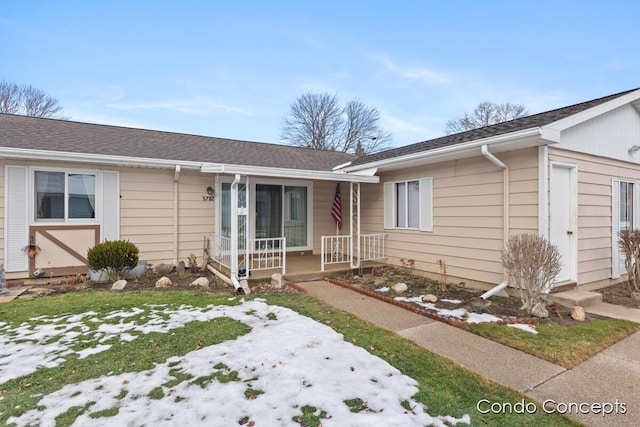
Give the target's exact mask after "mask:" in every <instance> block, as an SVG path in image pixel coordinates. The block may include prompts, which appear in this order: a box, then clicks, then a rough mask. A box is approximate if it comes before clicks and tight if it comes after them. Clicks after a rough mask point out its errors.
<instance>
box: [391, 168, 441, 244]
mask: <svg viewBox="0 0 640 427" xmlns="http://www.w3.org/2000/svg"><path fill="white" fill-rule="evenodd" d="M414 181H418V182H419V187H420V191H419V193H418V218H419V224H418V227H409V226H405V227H399V226H397V225H396V224H397V223H398V220H397V218H396V216H397V215H396V214H397V212H398V206H397V194H396V188H397V184H405V189H408V187H409V186H408V183H409V182H414ZM383 193H384V195H383V198H384V207H383V209H384V228H385V229H390V230H416V231H422V232H433V178H432V177H422V178H411V179H404V180H398V181H388V182H385V183H384V184H383ZM407 194H408V193H407ZM405 202H406V204H407V209H405V212H406V215H407V216H408V214H409V213H408V206H409V200H408V198H406V200H405ZM405 223H406V224H407V225H408V218H407V219H406V220H405Z"/></svg>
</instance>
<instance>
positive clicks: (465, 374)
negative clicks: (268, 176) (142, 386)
mask: <svg viewBox="0 0 640 427" xmlns="http://www.w3.org/2000/svg"><path fill="white" fill-rule="evenodd" d="M252 298H254V297H253V296H252ZM264 298H265V299H266V301H267V302H268V303H269V304H271V305H277V306H281V307H287V308H290V309H292V310H294V311H295V312H297V313H300V314H301V315H303V316H307V317H309V318H311V319H314V320H315V321H317V322H318V323H320V324H322V325H326V326H329V327H331V328H332V329H333V330H335V331H336V332H339V333H341V334H342V335H343V336H344V341H346V342H347V343H353V344H355V345H356V346H359V347H361V348H362V349H364V350H366V351H367V352H368V353H370V354H372V355H375V356H378V357H379V358H380V359H382V360H384V361H386V362H387V363H388V364H389V365H391V366H392V367H395V368H396V369H397V370H399V371H400V372H401V373H402V374H404V375H406V376H408V377H410V378H413V379H414V380H415V381H417V390H418V392H417V393H416V394H415V395H414V396H412V399H414V400H415V401H416V402H419V403H421V404H422V405H424V407H425V409H426V410H427V412H429V413H430V414H431V415H434V416H436V415H451V416H453V417H456V418H461V417H463V416H464V415H465V414H468V415H469V416H470V417H471V423H472V425H496V426H504V425H509V426H564V425H578V424H576V423H573V422H572V421H570V420H568V419H567V418H565V417H563V416H559V415H550V414H545V413H544V412H543V411H542V410H538V411H537V412H536V413H535V414H481V413H479V412H478V410H477V408H476V405H477V403H478V401H480V400H481V399H490V400H491V401H492V402H504V403H512V404H515V403H518V402H522V400H523V399H525V400H526V402H531V400H530V399H529V398H525V396H524V395H521V394H519V393H517V392H515V391H513V390H510V389H507V388H505V387H502V386H499V385H497V384H495V383H493V382H490V381H489V380H487V379H485V378H483V377H481V376H479V375H476V374H474V373H471V372H469V371H466V370H464V369H463V368H461V367H459V366H457V365H456V364H454V363H453V362H451V361H449V360H447V359H445V358H442V357H439V356H437V355H434V354H432V353H430V352H428V351H426V350H424V349H422V348H420V347H418V346H416V345H415V344H413V343H412V342H410V341H408V340H406V339H404V338H401V337H399V336H397V335H395V334H390V333H389V332H388V331H386V330H383V329H380V328H377V327H375V326H373V325H371V324H370V323H367V322H364V321H362V320H360V319H358V318H357V317H355V316H353V315H350V314H348V313H345V312H342V311H340V310H337V309H335V308H333V307H331V306H329V305H326V304H324V303H322V302H320V301H318V300H317V299H315V298H313V297H311V296H309V295H305V294H286V295H267V296H264ZM246 299H247V300H250V299H251V298H246ZM211 304H215V305H216V306H218V305H228V306H235V305H237V304H239V299H237V298H236V299H230V297H229V295H210V294H203V293H197V292H128V293H112V292H82V293H75V294H66V295H62V296H58V297H45V298H38V299H35V300H31V301H14V302H12V303H9V304H3V305H1V306H0V340H1V341H0V342H2V347H3V348H5V351H6V349H7V348H10V347H9V344H11V345H14V343H12V342H11V334H12V333H13V334H15V333H16V332H15V331H16V330H17V329H16V328H18V326H19V325H20V324H22V323H23V322H28V323H29V324H45V323H46V321H47V319H51V318H55V319H58V320H55V321H54V322H53V323H52V324H51V325H49V326H50V327H51V328H54V329H55V328H58V329H63V328H64V327H66V326H68V325H70V324H76V323H77V324H79V325H80V326H74V327H73V328H72V329H73V330H69V331H68V332H67V334H69V333H74V332H76V333H77V334H78V335H79V334H80V332H82V331H85V330H86V329H87V328H88V330H90V332H89V333H88V335H86V334H87V333H86V332H83V333H84V334H85V335H82V336H83V337H85V338H86V339H84V340H76V341H70V342H68V343H67V342H64V341H63V339H62V338H59V337H58V338H49V339H47V340H43V341H42V342H41V344H42V345H43V346H45V345H60V346H65V345H68V346H69V351H70V353H68V354H67V355H64V356H62V357H63V358H64V360H63V361H60V360H56V361H51V364H50V365H49V366H50V367H48V368H45V367H40V368H38V369H35V367H34V368H33V370H32V371H31V372H27V371H25V372H24V373H23V374H22V373H18V374H16V373H15V372H14V373H12V374H13V375H18V376H17V377H15V378H13V379H7V380H6V381H3V382H2V383H0V397H1V399H0V424H3V425H5V424H7V420H8V419H9V418H10V417H12V416H14V417H16V416H20V415H21V414H25V413H28V412H29V411H33V410H35V409H37V408H39V407H41V406H42V405H43V403H42V402H43V401H45V400H46V398H47V397H48V396H50V395H54V394H56V393H59V392H60V391H61V390H62V389H63V387H65V386H67V387H65V389H66V388H69V387H71V391H70V392H72V391H73V387H74V386H77V384H78V383H83V382H87V381H89V380H95V379H104V378H119V377H118V375H121V374H128V375H131V378H135V377H134V376H133V374H134V373H145V372H154V371H152V370H153V369H157V368H158V366H166V367H167V369H168V372H170V373H171V379H170V380H169V381H167V382H165V383H163V384H162V387H156V388H154V389H153V390H150V391H149V392H148V396H147V397H148V399H151V400H152V401H158V400H162V399H164V398H166V394H167V390H173V389H174V388H175V389H176V390H177V389H178V387H180V384H181V383H183V385H184V383H187V382H189V381H190V382H192V383H193V384H197V385H199V386H200V387H202V391H201V392H200V393H199V397H200V398H207V397H208V398H209V401H208V405H209V406H213V407H214V408H215V407H216V406H217V405H219V406H220V407H222V406H223V405H224V403H225V402H224V400H223V399H220V401H218V400H217V399H216V398H214V394H215V393H214V392H215V387H218V388H222V387H223V386H224V385H225V384H226V383H231V384H232V385H233V384H236V383H237V382H238V375H239V374H238V372H235V371H225V370H224V366H218V365H222V364H220V363H219V364H218V365H216V369H217V370H216V372H215V373H209V375H205V374H201V376H198V377H194V376H191V375H189V374H188V373H186V372H187V370H186V368H185V369H182V370H178V369H177V367H179V366H180V365H179V363H180V362H178V361H176V356H180V357H183V356H184V357H187V356H188V355H190V354H196V353H197V352H198V351H199V350H202V349H207V348H210V347H212V346H213V347H216V346H217V345H222V344H223V343H227V344H228V343H235V342H238V341H239V340H240V338H242V337H244V336H249V335H251V333H252V332H251V330H252V327H250V326H249V325H248V324H247V322H245V321H244V320H242V319H241V320H238V319H233V318H231V317H227V316H221V317H217V318H212V319H197V321H187V322H185V323H184V324H179V325H174V327H173V328H172V329H171V330H170V333H160V332H149V331H146V333H140V332H136V333H134V332H126V333H117V332H114V333H113V334H112V336H109V334H107V336H100V335H99V334H94V335H92V333H93V332H92V331H94V330H95V329H96V325H97V323H96V320H95V319H96V318H100V322H101V323H105V324H107V325H108V326H111V327H113V328H114V331H117V328H118V326H119V325H121V324H122V323H123V322H131V323H135V324H136V325H138V326H139V327H140V328H146V327H151V326H153V325H152V324H153V323H154V322H156V321H158V322H159V321H163V320H166V321H169V320H171V319H170V318H169V317H170V316H169V315H168V314H166V311H163V310H165V309H166V310H169V309H171V310H173V309H176V310H177V309H184V307H205V306H208V305H211ZM143 306H145V307H151V308H150V309H149V308H147V309H145V310H146V311H142V310H140V311H135V310H136V309H138V308H140V307H143ZM118 310H124V311H126V313H127V314H126V317H124V315H122V316H120V317H118V316H114V315H112V314H110V313H113V312H116V311H118ZM154 310H155V311H157V316H156V317H152V316H151V315H150V312H152V311H154ZM229 310H230V309H229ZM87 312H92V314H91V315H89V316H84V315H83V313H87ZM74 314H76V315H77V316H72V315H74ZM196 314H197V313H196ZM196 314H194V316H196ZM246 314H247V316H249V315H250V314H251V313H246ZM62 315H65V316H64V317H60V316H62ZM43 316H44V317H43ZM196 317H197V316H196ZM272 317H273V318H274V319H275V317H276V315H274V314H271V313H269V315H267V316H265V322H266V321H268V320H269V319H271V318H272ZM194 319H195V318H194ZM298 319H299V318H298ZM192 320H193V319H192ZM272 320H273V319H272ZM2 322H4V323H2ZM73 322H76V323H73ZM592 323H593V322H592ZM85 327H86V328H85ZM253 327H257V326H256V325H254V326H253ZM325 329H326V328H325ZM267 330H268V329H267ZM126 334H131V335H132V338H131V339H129V340H127V339H124V338H125V335H126ZM134 335H135V336H134ZM116 337H119V338H118V339H117V340H116ZM134 338H135V339H134ZM114 340H115V341H117V345H116V344H115V343H114ZM292 340H293V337H292ZM311 342H313V341H311ZM105 343H107V344H113V345H112V346H111V347H110V348H105V349H103V351H101V352H96V353H95V354H94V353H92V349H95V348H99V346H100V345H105ZM321 344H322V343H314V345H321ZM16 345H20V343H17V344H16ZM43 348H44V347H43ZM263 350H265V349H263V348H255V349H253V351H255V352H258V353H259V352H261V351H263ZM302 350H305V351H311V350H310V349H309V348H305V349H300V351H302ZM306 354H307V357H309V355H310V354H311V353H306ZM5 356H6V354H5V355H1V354H0V357H5ZM291 357H294V356H291ZM327 363H328V362H327ZM354 363H355V362H354ZM327 366H329V365H327ZM274 368H275V365H274ZM361 369H365V366H355V367H354V368H353V370H356V371H358V370H361ZM321 374H322V375H324V376H329V375H330V373H329V372H324V373H321ZM256 375H257V374H256ZM291 375H293V372H292V373H291ZM316 381H318V383H319V378H317V379H316ZM244 382H245V383H246V384H249V385H248V386H247V385H245V386H244V387H245V388H244V398H243V400H245V399H246V401H247V405H249V407H251V406H250V405H252V404H254V402H255V404H256V405H259V404H260V402H261V400H264V399H266V396H265V395H266V394H268V393H266V391H267V390H264V389H261V388H259V387H256V386H255V385H254V384H258V383H259V378H251V379H247V380H245V381H244ZM214 383H215V384H217V385H216V386H215V387H214V388H205V387H210V386H211V384H214ZM132 386H134V384H127V383H126V382H124V381H123V382H122V385H121V386H120V385H119V386H118V387H121V388H122V391H121V393H120V394H121V396H118V397H117V398H118V399H122V401H123V402H124V401H126V399H127V396H126V395H127V393H131V391H128V390H129V388H131V387H132ZM347 386H348V381H347V382H345V383H344V387H345V388H346V387H347ZM100 387H102V385H101V386H100ZM97 390H99V388H97ZM284 391H286V390H283V392H284ZM317 391H318V392H319V393H322V390H317ZM206 393H211V395H210V396H206ZM263 393H264V394H263ZM77 394H81V392H80V391H75V392H73V393H72V394H70V395H69V396H70V399H71V398H75V397H76V395H77ZM203 394H204V396H203ZM80 397H82V396H78V398H80ZM179 398H180V399H183V398H184V397H180V396H178V395H176V397H175V402H176V403H178V402H179ZM142 400H144V399H140V402H141V401H142ZM165 401H166V399H164V400H163V402H165ZM93 403H94V402H93V401H91V402H89V403H88V404H87V405H85V406H70V407H69V409H68V410H66V411H65V412H64V413H62V414H59V415H58V416H56V418H55V420H53V421H51V422H52V424H50V425H56V426H65V425H71V424H72V423H73V422H74V421H75V420H76V419H78V417H80V416H81V415H82V414H85V413H87V412H88V411H90V410H89V408H88V406H90V404H93ZM286 403H287V402H285V401H282V404H283V405H285V404H286ZM344 403H345V404H346V405H347V406H349V408H350V410H351V412H353V413H354V414H355V413H357V412H359V411H362V410H363V408H364V409H365V410H366V408H367V407H366V403H367V402H364V401H359V400H358V399H353V400H348V401H347V400H344ZM407 403H408V402H407V401H405V402H404V403H403V404H407ZM96 406H98V405H96ZM123 406H124V404H123ZM414 407H415V406H414ZM389 409H391V408H389ZM124 410H125V408H119V406H118V405H115V406H114V407H113V408H108V409H102V410H100V411H98V410H95V411H94V412H93V413H91V414H90V416H91V417H92V418H95V419H96V420H97V421H98V420H102V421H105V420H106V421H109V418H110V417H113V416H116V415H117V414H118V411H124ZM332 411H336V408H332V407H325V408H315V407H312V406H301V407H300V408H299V414H298V415H296V416H295V417H291V420H285V421H287V422H288V423H289V425H298V424H302V425H319V424H322V425H325V426H328V425H336V424H335V422H337V421H338V417H337V415H336V416H334V417H333V418H331V415H332ZM380 412H382V411H380ZM385 412H387V411H385ZM251 415H253V414H249V415H248V416H246V417H242V418H239V419H237V420H235V422H234V423H233V424H235V425H253V424H251V423H252V416H251ZM373 415H374V414H372V416H373ZM380 415H383V414H380ZM354 416H355V415H354ZM180 420H181V419H180V418H176V424H178V423H182V422H181V421H180ZM259 421H260V417H259V415H258V414H256V417H255V425H256V426H257V425H260V423H259ZM297 423H298V424H297ZM304 423H306V424H304ZM34 425H35V424H34ZM41 425H43V426H44V425H45V423H44V422H43V423H42V424H41ZM231 425H232V424H231Z"/></svg>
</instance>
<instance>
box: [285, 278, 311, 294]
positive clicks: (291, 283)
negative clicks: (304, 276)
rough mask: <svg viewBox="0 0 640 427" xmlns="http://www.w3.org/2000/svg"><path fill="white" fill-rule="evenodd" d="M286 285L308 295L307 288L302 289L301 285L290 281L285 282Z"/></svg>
mask: <svg viewBox="0 0 640 427" xmlns="http://www.w3.org/2000/svg"><path fill="white" fill-rule="evenodd" d="M285 285H287V286H289V287H292V288H293V289H295V290H296V291H298V292H304V293H307V290H306V289H305V288H303V287H302V286H300V285H296V284H295V283H293V282H290V281H288V280H286V281H285Z"/></svg>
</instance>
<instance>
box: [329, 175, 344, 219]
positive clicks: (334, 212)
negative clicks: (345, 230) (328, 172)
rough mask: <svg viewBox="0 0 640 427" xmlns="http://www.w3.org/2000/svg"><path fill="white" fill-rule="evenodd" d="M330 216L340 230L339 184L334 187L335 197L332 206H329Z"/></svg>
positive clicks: (340, 205) (340, 202)
mask: <svg viewBox="0 0 640 427" xmlns="http://www.w3.org/2000/svg"><path fill="white" fill-rule="evenodd" d="M331 216H332V217H333V219H334V220H335V222H336V224H338V228H340V229H341V228H342V201H341V200H340V183H338V184H337V185H336V195H335V197H334V198H333V205H332V206H331Z"/></svg>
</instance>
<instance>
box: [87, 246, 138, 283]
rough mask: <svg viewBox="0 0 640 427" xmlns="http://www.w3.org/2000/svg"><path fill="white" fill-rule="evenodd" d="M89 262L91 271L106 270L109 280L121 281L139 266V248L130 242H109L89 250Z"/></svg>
mask: <svg viewBox="0 0 640 427" xmlns="http://www.w3.org/2000/svg"><path fill="white" fill-rule="evenodd" d="M87 260H88V261H89V268H90V269H92V270H95V271H100V270H105V271H107V273H108V274H109V279H111V280H112V281H115V280H119V279H122V278H124V276H125V274H126V273H127V271H129V270H131V269H133V268H135V267H136V265H138V247H137V246H136V245H134V244H133V243H131V242H129V241H128V240H112V241H109V240H107V241H105V242H104V243H99V244H97V245H95V246H94V247H93V248H91V249H89V252H88V253H87Z"/></svg>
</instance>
